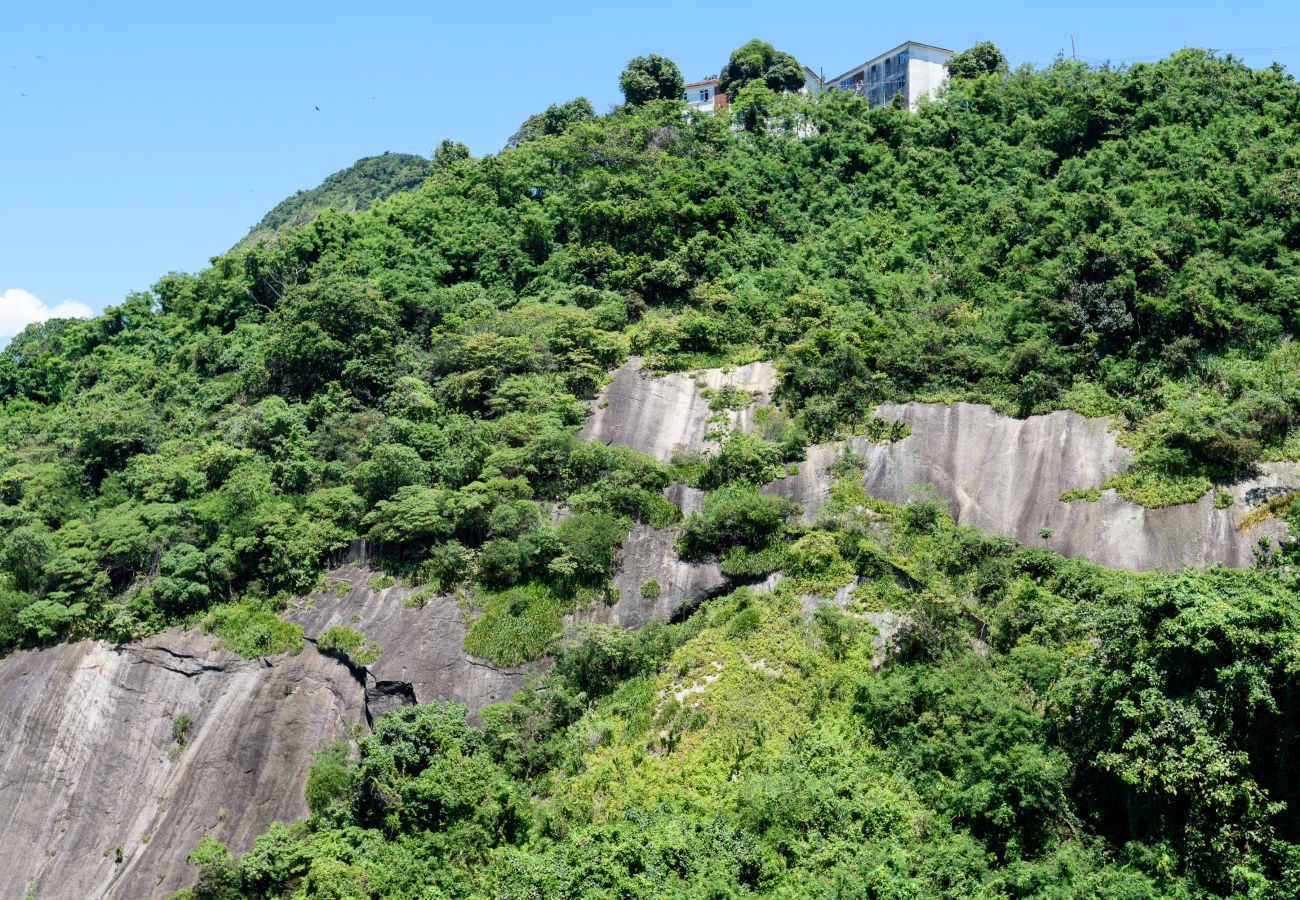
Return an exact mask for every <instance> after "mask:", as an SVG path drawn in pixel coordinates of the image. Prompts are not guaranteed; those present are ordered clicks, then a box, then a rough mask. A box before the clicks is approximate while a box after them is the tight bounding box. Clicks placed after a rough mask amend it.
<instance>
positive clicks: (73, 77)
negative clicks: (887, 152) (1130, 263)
mask: <svg viewBox="0 0 1300 900" xmlns="http://www.w3.org/2000/svg"><path fill="white" fill-rule="evenodd" d="M1071 33H1073V34H1074V36H1075V41H1076V44H1077V47H1078V54H1079V56H1080V57H1083V58H1086V59H1088V60H1091V61H1096V62H1102V61H1105V60H1112V61H1132V60H1149V59H1155V58H1159V57H1161V56H1164V55H1166V54H1168V53H1169V52H1171V51H1173V50H1175V49H1177V48H1179V47H1183V46H1189V45H1191V46H1202V47H1213V48H1218V49H1221V50H1225V51H1228V50H1230V51H1233V52H1235V53H1237V55H1239V56H1241V57H1243V58H1244V59H1245V60H1246V61H1247V62H1248V63H1250V64H1251V65H1256V66H1262V65H1267V64H1268V63H1270V62H1272V61H1274V60H1276V61H1279V62H1281V63H1283V64H1284V65H1286V66H1287V67H1288V69H1289V70H1290V71H1292V72H1297V71H1300V4H1297V3H1295V2H1294V0H1293V2H1260V3H1247V4H1237V5H1225V4H1223V3H1214V4H1210V3H1200V2H1180V3H1172V2H1160V3H1146V2H1135V0H1129V2H1124V3H1115V2H1093V3H1074V4H1064V3H1049V2H1042V0H1040V2H1037V3H1032V4H1030V3H1026V4H1010V3H1004V4H992V3H969V2H962V3H952V2H937V3H929V4H921V3H879V2H876V3H821V4H799V3H790V2H783V3H767V2H758V3H749V4H745V3H740V4H722V5H721V6H719V5H718V4H714V3H679V2H657V3H656V2H651V3H636V4H620V3H608V2H606V3H590V2H578V3H564V4H559V3H516V2H496V3H474V2H470V3H456V4H451V3H432V2H425V3H410V2H389V3H385V4H382V5H380V4H373V5H372V4H366V5H364V6H363V5H362V4H349V5H345V4H340V3H332V2H313V3H302V2H278V0H263V2H256V3H253V2H243V0H231V2H223V3H220V4H217V3H208V4H199V3H179V2H176V0H170V2H166V3H141V2H132V0H122V2H119V3H103V2H94V3H90V2H81V3H66V2H58V0H13V2H9V3H4V4H2V5H0V131H2V132H3V134H2V135H0V291H4V290H5V289H15V292H13V293H11V294H8V295H0V305H5V306H8V307H9V312H10V314H11V315H12V314H14V310H16V309H17V308H18V305H19V304H20V303H23V304H30V303H31V302H34V301H31V300H29V299H28V298H27V297H26V295H20V294H19V293H17V291H25V292H28V293H30V294H31V295H34V296H35V297H36V298H39V300H40V301H41V302H42V303H44V304H45V305H47V306H54V305H57V304H60V303H63V302H64V301H74V302H77V303H82V304H85V305H87V306H89V307H90V308H91V309H94V310H96V311H97V310H99V309H102V308H103V307H104V306H105V305H107V304H111V303H115V302H117V301H119V300H120V299H121V298H122V297H123V296H124V295H125V294H126V293H127V292H129V291H131V290H143V289H147V288H148V287H149V285H150V284H152V283H153V282H154V280H156V278H157V277H158V276H159V275H162V274H163V273H165V272H168V271H170V270H188V271H193V270H196V269H198V268H201V267H202V266H204V265H205V264H206V263H207V259H208V257H210V256H212V255H214V254H217V253H220V252H222V251H223V250H225V249H226V248H228V247H229V246H230V245H231V244H232V243H234V242H235V241H236V240H237V239H238V238H239V237H240V236H241V235H243V234H245V233H246V232H247V229H248V227H249V226H250V225H252V224H253V223H254V222H256V221H257V220H258V219H260V218H261V216H262V215H263V213H265V212H266V210H268V209H270V208H271V207H272V206H273V205H275V204H276V203H277V202H279V201H280V200H281V199H282V198H284V197H285V196H286V195H288V194H291V193H293V192H294V191H295V190H298V189H300V188H306V187H312V186H314V185H316V184H318V183H319V182H320V181H321V180H322V179H323V178H324V177H325V176H326V175H328V174H329V173H330V172H333V171H335V170H337V169H340V168H342V167H344V166H347V165H349V164H350V163H351V162H353V161H354V160H356V159H357V158H358V157H361V156H368V155H371V154H375V153H379V152H382V151H385V150H400V151H406V152H410V153H420V154H423V155H426V156H427V155H428V154H429V152H430V149H431V148H432V147H433V146H434V145H435V144H436V143H437V142H438V141H439V140H440V139H441V138H443V137H454V138H457V139H459V140H462V141H464V142H465V143H467V144H468V145H469V146H470V148H471V150H473V152H474V153H475V154H482V153H489V152H494V151H496V150H497V149H499V148H500V146H501V144H502V143H503V141H504V140H505V138H506V137H507V136H508V135H509V134H510V133H511V132H512V131H513V130H514V128H515V126H516V125H518V123H519V122H520V121H522V120H523V119H524V118H526V117H527V116H528V115H529V114H531V113H533V112H535V111H537V110H540V109H542V108H544V107H545V106H546V105H547V104H549V103H552V102H556V101H562V100H567V99H569V98H571V97H574V96H576V95H579V94H583V95H586V96H587V97H588V98H590V99H591V101H592V102H593V103H594V104H595V105H596V107H597V109H598V110H604V109H605V108H607V107H608V106H609V105H610V104H612V103H615V102H617V101H618V100H619V99H620V97H619V94H618V74H619V72H620V71H621V69H622V67H623V65H624V64H625V63H626V62H627V60H628V59H629V58H630V57H632V56H635V55H637V54H640V53H645V52H649V51H654V52H658V53H662V54H664V55H667V56H669V57H671V58H673V59H674V60H676V61H677V63H678V64H679V65H680V66H681V68H682V71H683V74H685V75H686V76H687V80H691V79H692V78H698V77H702V76H704V75H707V74H710V73H713V72H716V71H717V70H718V69H719V68H720V67H721V65H722V63H723V62H724V61H725V60H726V57H727V54H728V53H729V52H730V51H731V49H732V48H734V47H736V46H737V45H739V44H741V43H743V42H744V41H746V40H748V39H749V38H751V37H760V38H763V39H765V40H769V41H771V42H772V43H774V44H776V45H777V46H778V47H779V48H781V49H783V50H788V51H790V52H792V53H794V54H795V56H797V57H798V58H799V60H800V61H801V62H804V63H807V64H808V65H810V66H812V67H813V68H824V69H825V70H826V71H827V72H828V74H829V73H830V72H831V70H835V71H840V70H842V69H846V68H848V67H849V66H851V65H854V64H856V63H858V62H860V61H862V60H863V59H865V58H867V57H870V56H873V55H875V54H876V53H879V52H881V51H883V50H887V49H889V48H890V47H891V46H893V45H895V44H898V43H900V42H902V41H904V40H908V39H912V40H918V41H924V42H927V43H932V44H938V45H940V46H945V47H950V48H953V49H958V50H959V49H963V48H965V47H967V46H969V45H970V44H972V43H974V42H975V41H977V40H984V39H989V40H993V41H995V42H996V43H997V44H998V45H999V46H1000V47H1002V49H1003V51H1004V52H1005V53H1006V54H1007V56H1008V57H1009V58H1010V60H1011V62H1012V64H1013V65H1015V64H1020V63H1023V62H1030V63H1035V64H1044V63H1047V62H1050V61H1051V59H1052V57H1053V56H1054V55H1055V54H1056V53H1058V52H1062V51H1064V52H1065V53H1067V54H1068V53H1069V52H1070V35H1071ZM23 95H26V96H23ZM316 106H319V107H320V111H319V112H317V111H316V110H315V107H316ZM4 313H5V310H3V309H0V328H3V317H4ZM3 340H4V335H0V343H3Z"/></svg>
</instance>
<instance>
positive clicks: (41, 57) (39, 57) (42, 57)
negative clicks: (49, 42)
mask: <svg viewBox="0 0 1300 900" xmlns="http://www.w3.org/2000/svg"><path fill="white" fill-rule="evenodd" d="M36 58H37V59H45V57H44V56H38V57H36Z"/></svg>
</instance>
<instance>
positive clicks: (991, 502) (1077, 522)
mask: <svg viewBox="0 0 1300 900" xmlns="http://www.w3.org/2000/svg"><path fill="white" fill-rule="evenodd" d="M877 412H878V414H879V415H881V416H884V417H885V418H889V419H899V420H901V421H903V422H906V423H907V424H908V425H909V426H911V429H912V434H911V435H910V436H909V437H906V438H904V439H903V440H901V441H897V442H895V443H893V444H872V443H871V442H869V441H867V440H865V439H861V438H857V439H853V440H852V441H851V442H849V443H851V444H852V447H853V449H854V450H855V451H856V452H858V453H860V454H861V455H862V456H863V457H864V458H865V460H866V468H865V470H864V472H863V476H862V481H863V485H864V486H865V487H866V489H867V491H868V492H870V493H871V494H872V495H874V496H877V497H880V498H882V499H885V500H893V501H896V502H901V501H905V500H907V499H908V497H909V490H910V489H912V488H913V486H914V485H922V484H931V485H933V486H934V487H935V490H936V491H937V492H938V494H939V496H940V497H942V498H943V499H944V500H946V501H947V502H948V505H949V507H950V509H951V511H952V513H953V516H954V517H955V518H956V520H957V521H958V522H959V523H961V524H963V525H977V526H979V527H980V528H983V529H986V530H988V531H992V532H997V533H999V534H1005V535H1009V536H1011V537H1014V538H1016V539H1018V540H1020V541H1022V542H1024V543H1026V544H1030V545H1046V546H1049V547H1052V548H1053V549H1055V550H1057V551H1059V552H1060V553H1062V554H1063V555H1065V556H1077V557H1082V558H1084V559H1088V560H1091V561H1093V562H1096V563H1100V564H1102V565H1105V566H1113V567H1116V568H1124V569H1134V570H1147V569H1166V570H1172V569H1180V568H1182V567H1183V566H1206V565H1209V564H1211V563H1221V564H1224V565H1229V566H1249V565H1250V564H1251V562H1252V549H1253V548H1254V546H1255V544H1256V541H1257V540H1258V539H1259V537H1260V536H1262V535H1277V534H1280V533H1281V532H1282V531H1283V530H1284V528H1283V526H1282V523H1280V522H1277V521H1268V522H1265V523H1263V524H1262V525H1259V526H1257V527H1255V528H1252V529H1250V530H1248V531H1247V532H1245V533H1242V532H1240V531H1238V529H1237V527H1236V525H1237V521H1238V520H1239V518H1240V517H1241V515H1242V514H1243V513H1244V512H1245V511H1246V510H1247V509H1248V503H1247V497H1246V495H1247V492H1248V491H1251V490H1252V489H1255V488H1260V487H1265V488H1268V487H1287V486H1295V485H1298V484H1300V477H1297V467H1296V465H1295V464H1294V463H1268V464H1265V465H1264V466H1262V467H1261V472H1260V474H1259V475H1258V477H1256V478H1253V479H1251V480H1249V481H1243V482H1239V483H1237V484H1232V485H1227V486H1226V488H1227V489H1228V490H1230V491H1231V492H1232V494H1233V497H1234V500H1235V502H1234V503H1233V505H1232V506H1231V507H1229V508H1228V509H1215V506H1214V492H1213V491H1211V492H1210V493H1209V494H1207V495H1205V496H1204V497H1202V498H1201V499H1200V500H1199V501H1198V502H1196V503H1191V504H1185V505H1183V506H1173V507H1167V508H1164V509H1146V508H1145V507H1142V506H1139V505H1137V504H1134V503H1130V502H1128V501H1127V500H1124V499H1123V498H1122V497H1120V496H1119V495H1118V494H1116V493H1115V492H1114V491H1111V490H1107V491H1103V492H1102V495H1101V499H1099V500H1097V501H1095V502H1092V503H1090V502H1088V501H1086V500H1076V501H1074V502H1071V503H1063V502H1061V499H1060V497H1061V494H1062V493H1064V492H1065V491H1067V490H1069V489H1071V488H1089V487H1094V486H1099V485H1101V483H1102V482H1104V481H1105V480H1106V479H1107V478H1109V477H1110V476H1111V475H1114V474H1116V473H1117V472H1120V471H1123V470H1124V468H1126V467H1127V466H1128V464H1129V460H1130V458H1131V454H1130V453H1129V451H1128V450H1126V449H1124V448H1123V447H1120V446H1119V445H1118V444H1117V443H1116V441H1115V435H1114V433H1113V431H1111V430H1110V425H1109V422H1108V421H1107V420H1105V419H1087V418H1084V417H1083V416H1081V415H1079V414H1077V413H1072V412H1054V413H1051V414H1050V415H1045V416H1031V417H1029V418H1028V419H1014V418H1010V417H1008V416H1003V415H1001V414H999V413H997V412H995V411H994V410H993V409H992V408H990V407H988V406H982V405H977V404H971V403H953V404H951V405H945V404H942V403H905V404H885V405H883V406H881V407H880V408H879V409H878V410H877ZM843 447H844V443H835V444H825V445H820V446H816V447H812V448H810V449H809V452H808V457H807V459H806V460H805V461H804V462H803V463H802V464H801V465H800V467H799V473H798V474H797V475H795V476H792V477H790V478H785V479H781V480H780V481H777V482H775V483H774V484H773V485H772V487H771V490H773V491H774V492H776V493H779V494H781V495H782V496H784V497H787V498H789V499H791V500H794V501H795V502H797V503H800V504H801V505H803V507H804V509H805V511H806V512H808V513H809V514H812V513H813V512H814V511H815V510H816V509H817V508H818V507H819V506H820V505H821V504H822V503H823V502H824V501H825V499H826V496H827V492H828V491H829V489H830V486H831V484H832V482H833V479H832V477H831V476H830V475H829V474H828V472H827V468H828V467H829V466H830V464H831V463H832V462H833V461H834V460H835V457H836V455H837V454H838V453H840V452H841V450H842V449H843ZM1254 496H1258V495H1254ZM1252 499H1254V498H1253V497H1252ZM1042 529H1048V530H1050V532H1051V534H1050V536H1049V537H1045V538H1044V537H1041V536H1040V534H1041V533H1043V532H1042Z"/></svg>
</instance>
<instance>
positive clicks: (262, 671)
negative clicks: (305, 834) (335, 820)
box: [0, 629, 364, 900]
mask: <svg viewBox="0 0 1300 900" xmlns="http://www.w3.org/2000/svg"><path fill="white" fill-rule="evenodd" d="M363 709H364V697H363V691H362V687H361V685H360V684H359V683H358V682H357V681H356V680H355V679H354V678H353V677H352V676H351V675H350V674H349V672H348V670H347V669H346V668H344V667H343V666H341V665H339V664H338V663H337V662H335V661H334V660H332V659H327V658H326V657H324V656H322V655H321V654H319V653H317V652H316V651H315V649H314V648H312V647H310V646H308V647H307V648H305V649H304V650H303V652H302V653H300V654H299V655H297V656H284V657H275V658H273V659H265V660H258V659H252V660H245V659H240V658H239V657H237V656H234V655H233V654H230V653H227V652H225V651H222V650H214V649H213V640H212V639H211V638H210V637H208V636H206V635H202V634H197V633H194V632H182V631H178V630H176V629H172V630H169V631H166V632H164V633H162V634H159V635H156V636H155V637H153V638H150V639H149V640H146V641H143V642H141V643H139V644H134V645H129V646H126V647H113V646H111V645H108V644H104V643H101V642H91V641H83V642H81V643H77V644H66V645H63V646H60V647H54V648H51V649H48V650H41V651H36V652H24V653H17V654H14V655H13V656H10V657H8V658H6V659H3V660H0V773H3V776H2V779H0V835H3V841H4V848H5V850H4V857H5V858H4V862H3V863H0V897H5V898H10V897H12V898H19V897H22V896H24V894H25V892H26V891H27V890H28V889H29V888H30V889H31V890H32V891H33V894H34V896H36V897H38V898H41V900H60V898H68V900H84V898H87V897H117V898H124V900H126V898H129V900H138V898H147V897H160V896H164V895H166V894H167V893H168V892H169V891H171V890H174V889H176V888H179V887H183V886H184V885H185V884H187V883H188V882H189V881H190V880H191V879H192V877H193V871H192V869H191V867H190V866H188V865H187V864H186V862H185V857H186V855H187V854H188V853H189V852H190V851H191V850H192V849H193V848H194V844H195V843H196V842H197V841H198V839H199V838H200V837H202V836H203V835H204V834H212V835H214V836H215V837H217V838H218V839H220V840H223V841H227V842H229V843H230V844H231V845H232V846H233V847H237V848H240V849H243V848H246V847H248V846H249V845H250V844H251V843H252V841H253V838H254V837H256V836H257V835H258V834H260V833H261V832H262V831H264V830H265V829H266V826H267V825H268V824H270V823H271V822H272V821H274V820H276V819H286V820H288V819H293V818H296V817H298V816H301V815H303V814H305V813H306V807H305V805H304V803H303V790H302V788H303V777H304V774H305V772H306V769H307V766H308V765H309V763H310V761H311V754H312V753H313V752H314V751H315V750H317V749H319V748H321V747H322V746H325V745H326V744H328V743H329V742H331V741H333V740H335V739H336V738H338V737H340V736H342V735H344V734H346V732H347V730H348V728H349V727H350V726H352V725H353V724H354V723H356V722H358V721H361V716H362V714H363ZM183 716H188V717H189V725H188V728H185V729H181V728H179V727H178V726H177V723H178V722H179V723H182V724H183V723H184V721H185V720H184V719H183V718H182V717H183ZM182 730H183V731H184V734H183V746H182V745H181V743H180V742H178V741H177V735H178V733H179V732H180V731H182ZM119 853H120V857H119Z"/></svg>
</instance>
